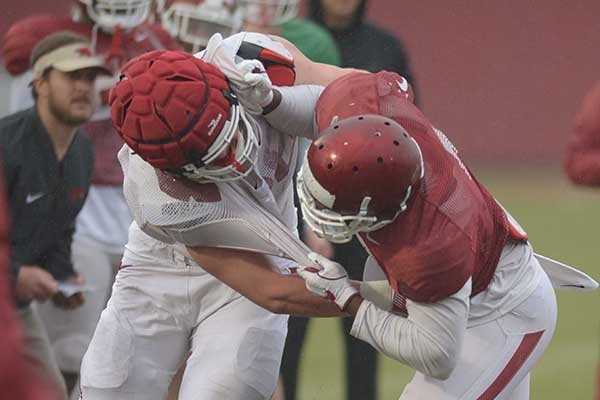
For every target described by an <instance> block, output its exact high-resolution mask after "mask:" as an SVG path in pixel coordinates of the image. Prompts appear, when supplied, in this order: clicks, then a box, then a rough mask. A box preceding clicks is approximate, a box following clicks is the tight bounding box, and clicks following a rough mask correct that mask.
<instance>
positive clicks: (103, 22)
mask: <svg viewBox="0 0 600 400" xmlns="http://www.w3.org/2000/svg"><path fill="white" fill-rule="evenodd" d="M79 2H80V3H81V4H82V5H83V6H84V7H85V11H86V13H87V15H88V16H89V17H90V19H91V20H92V21H94V22H95V23H96V24H97V25H98V26H99V27H100V28H101V29H102V30H103V31H107V32H112V31H113V30H114V29H115V27H116V26H117V25H118V26H120V27H121V28H122V29H126V30H127V29H131V28H134V27H136V26H138V25H140V24H141V23H143V22H144V21H145V20H146V18H148V15H149V14H150V8H151V5H152V0H79Z"/></svg>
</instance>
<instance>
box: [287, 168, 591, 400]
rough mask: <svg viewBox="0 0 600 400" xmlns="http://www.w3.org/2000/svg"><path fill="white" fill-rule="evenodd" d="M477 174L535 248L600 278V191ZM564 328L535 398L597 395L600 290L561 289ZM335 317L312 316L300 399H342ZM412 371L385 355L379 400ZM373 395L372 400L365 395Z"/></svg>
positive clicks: (539, 177) (389, 397)
mask: <svg viewBox="0 0 600 400" xmlns="http://www.w3.org/2000/svg"><path fill="white" fill-rule="evenodd" d="M476 170H477V171H480V172H479V174H478V176H479V178H480V180H481V181H482V182H484V183H485V184H486V186H487V187H488V188H489V189H490V191H491V192H492V193H493V194H494V195H495V196H496V197H497V198H498V199H499V200H500V202H501V203H502V204H503V205H504V206H505V207H506V208H508V209H509V210H510V211H511V213H512V214H513V215H514V216H515V217H516V218H517V219H518V220H519V222H520V223H521V225H523V227H524V228H525V229H526V230H527V231H528V233H529V237H530V238H531V243H532V244H533V246H534V247H535V249H536V251H538V252H540V253H542V254H545V255H548V256H550V257H553V258H557V259H559V260H562V261H566V262H567V263H570V264H571V265H574V266H577V267H579V268H580V269H582V270H584V271H586V272H587V273H588V274H590V275H591V276H592V277H594V278H595V279H596V280H600V233H599V232H600V188H599V189H596V190H593V189H581V188H575V187H573V186H572V185H570V184H569V183H567V182H566V181H565V179H564V178H562V176H561V172H560V170H558V169H549V170H546V171H542V170H541V169H537V170H534V171H531V170H530V169H528V168H524V169H523V170H520V169H514V170H513V171H510V172H508V173H503V174H502V175H499V174H498V173H497V172H494V171H493V170H487V171H486V170H481V169H476ZM558 306H559V316H558V326H557V329H556V333H555V335H554V339H553V341H552V343H551V344H550V347H549V349H548V351H547V352H546V354H545V355H544V357H543V358H542V360H541V362H540V363H539V364H538V365H537V367H536V368H535V369H534V370H533V375H532V382H531V394H532V395H531V399H532V400H554V399H556V400H558V399H561V400H565V399H568V400H579V399H585V400H591V399H592V398H593V393H594V384H595V371H596V364H597V362H598V354H599V352H598V341H599V339H600V326H599V316H600V293H598V292H595V293H574V292H564V291H563V292H558ZM341 339H342V338H341V328H340V324H339V322H338V321H336V320H328V319H315V320H313V321H312V323H311V326H310V329H309V336H308V339H307V344H306V347H305V350H304V354H303V359H302V365H301V373H300V374H301V377H300V379H301V382H300V384H299V386H300V392H299V399H300V400H313V399H319V400H322V399H326V400H342V399H345V394H344V389H343V379H344V376H343V374H344V373H343V357H344V356H343V350H342V341H341ZM412 374H413V372H412V370H411V369H409V368H407V367H404V366H402V365H401V364H399V363H397V362H394V361H392V360H390V359H387V358H385V357H383V356H381V357H380V365H379V376H378V384H379V400H396V399H397V398H398V397H399V395H400V393H401V391H402V388H403V387H404V384H405V383H406V382H408V380H410V378H411V376H412ZM365 400H368V399H365Z"/></svg>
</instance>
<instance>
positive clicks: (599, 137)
mask: <svg viewBox="0 0 600 400" xmlns="http://www.w3.org/2000/svg"><path fill="white" fill-rule="evenodd" d="M564 166H565V171H566V172H567V175H568V176H569V178H570V179H571V181H573V182H574V183H577V184H580V185H589V186H600V82H596V84H595V85H594V87H593V88H592V90H591V91H590V92H589V93H588V94H587V95H586V96H585V98H584V99H583V102H582V104H581V108H580V109H579V111H578V112H577V115H576V116H575V128H574V130H573V136H572V137H571V140H570V141H569V144H568V145H567V151H566V157H565V163H564Z"/></svg>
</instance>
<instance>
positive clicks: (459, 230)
mask: <svg viewBox="0 0 600 400" xmlns="http://www.w3.org/2000/svg"><path fill="white" fill-rule="evenodd" d="M336 82H337V83H335V82H334V83H333V84H332V85H330V87H328V88H327V89H326V90H325V92H324V93H323V94H322V96H321V98H320V99H319V103H318V105H317V122H318V124H319V127H321V128H322V127H323V126H326V125H327V124H328V123H329V121H331V118H332V116H338V117H339V118H340V119H343V118H345V117H347V116H350V115H360V114H380V115H384V116H386V117H389V118H393V119H394V120H395V121H396V122H398V123H399V124H401V125H402V126H403V127H404V128H405V129H406V130H407V131H408V133H409V134H410V135H411V136H412V137H413V138H414V139H415V141H416V142H417V143H418V144H419V146H420V148H421V152H422V154H423V159H424V166H425V176H424V178H423V179H422V181H421V183H420V185H419V186H418V187H417V188H415V189H416V190H415V191H414V192H413V194H412V196H411V199H410V200H409V203H408V208H407V210H406V211H404V212H403V213H402V214H400V215H399V216H398V217H397V218H396V219H395V220H394V221H393V222H392V223H391V224H389V225H386V226H384V227H383V228H381V229H379V230H377V231H374V232H371V233H369V234H364V233H363V234H360V235H359V236H360V238H361V239H362V242H363V244H364V245H365V246H366V247H367V249H368V251H369V253H370V254H371V255H372V256H373V257H374V258H375V259H376V260H377V262H378V264H379V265H380V266H381V267H382V268H383V270H384V271H385V273H386V274H387V277H388V280H389V281H390V284H391V286H392V288H393V289H394V290H396V291H397V292H398V293H399V294H401V295H403V296H405V297H406V298H409V299H411V300H414V301H418V302H436V301H439V300H442V299H444V298H446V297H448V296H450V295H452V294H454V293H456V292H457V291H458V290H459V289H460V288H461V287H462V286H464V284H465V283H466V281H467V280H468V279H469V278H472V282H473V291H472V295H475V294H477V293H479V292H481V291H483V290H485V289H486V287H487V286H488V284H489V282H490V281H491V279H492V276H493V275H494V272H495V270H496V266H497V264H498V260H499V258H500V254H501V252H502V248H503V247H504V244H505V242H506V239H507V237H508V235H509V231H510V229H509V223H508V220H507V218H506V215H505V213H504V211H503V210H502V209H501V207H500V206H499V205H498V204H497V203H496V201H495V200H494V198H493V197H492V196H491V195H490V194H489V193H488V191H487V190H486V189H485V188H484V187H483V186H482V185H481V184H480V183H479V182H478V181H477V180H476V179H475V177H474V176H473V175H472V174H471V172H470V171H469V170H468V168H467V167H466V166H465V165H464V163H463V162H462V161H461V160H460V158H459V157H458V153H457V151H456V148H455V147H454V146H453V145H452V143H451V142H450V141H449V140H448V139H447V138H446V137H445V136H444V134H443V133H441V132H439V131H438V132H436V131H435V130H434V128H433V126H432V125H431V123H430V122H429V121H428V120H427V118H425V116H424V115H423V114H422V113H421V111H420V110H419V109H418V108H417V107H416V106H415V105H414V104H412V102H411V96H410V88H406V85H405V82H404V81H403V80H402V78H400V77H399V76H398V75H396V74H392V73H389V72H382V73H379V74H361V75H356V74H352V75H350V76H349V77H346V78H342V79H340V80H339V81H336ZM330 93H335V95H334V96H331V95H330Z"/></svg>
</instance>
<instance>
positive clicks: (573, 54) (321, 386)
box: [0, 0, 600, 400]
mask: <svg viewBox="0 0 600 400" xmlns="http://www.w3.org/2000/svg"><path fill="white" fill-rule="evenodd" d="M5 3H6V4H4V7H3V12H2V13H1V14H0V33H1V34H2V35H3V34H4V33H5V32H6V30H7V29H8V27H9V26H10V24H11V23H13V22H15V21H17V20H18V19H21V18H23V17H25V16H27V15H30V14H33V13H44V12H52V13H62V14H64V15H67V14H68V12H69V8H70V6H71V4H72V0H52V1H47V0H19V1H18V2H16V1H11V2H5ZM598 15H600V2H598V1H594V0H570V1H563V0H506V1H502V2H493V1H483V2H475V1H464V0H455V1H441V0H419V1H403V0H371V1H370V2H369V7H368V17H369V19H370V20H371V21H373V22H376V23H378V24H380V25H381V26H383V27H385V28H387V29H389V30H391V31H393V32H395V33H396V34H397V36H398V37H399V38H400V39H401V40H402V42H403V44H404V46H405V48H406V50H407V52H408V54H409V56H410V63H411V66H412V71H413V74H414V77H415V81H416V83H417V87H418V95H419V102H420V105H421V108H422V109H423V110H424V112H425V114H426V115H427V116H428V117H429V118H430V119H431V120H432V121H433V122H434V124H436V125H437V126H439V127H441V128H442V130H443V131H444V132H445V133H446V134H447V135H448V136H449V138H450V139H451V140H452V141H453V142H454V144H455V145H456V147H457V148H458V149H459V151H460V154H461V155H462V158H463V159H464V160H465V161H466V162H467V164H469V165H470V166H471V168H472V169H473V170H474V172H475V174H477V175H478V176H479V177H480V178H481V180H482V181H483V182H484V183H485V184H486V185H487V186H488V187H489V189H490V190H491V192H492V193H493V194H494V195H495V196H496V197H497V198H498V199H499V200H500V202H501V203H503V205H505V206H506V207H507V208H508V209H509V210H510V211H511V212H512V214H513V215H514V216H515V217H516V218H517V219H518V220H519V221H520V222H521V225H523V226H524V227H525V229H526V230H527V231H528V232H529V236H530V238H531V242H532V243H533V245H534V247H535V248H536V250H537V251H538V252H541V253H543V254H546V255H548V256H551V257H554V258H557V259H559V260H562V261H564V262H567V263H569V264H571V265H574V266H577V267H579V268H581V269H582V270H584V271H586V272H587V273H589V274H590V275H592V277H594V278H595V279H596V280H600V271H599V268H598V265H599V263H600V256H599V254H598V253H599V248H600V234H599V233H598V230H599V227H600V188H596V189H594V188H588V189H586V188H580V187H575V186H573V185H572V184H570V183H569V182H568V181H567V179H566V178H565V175H564V172H563V170H562V161H563V158H564V150H565V145H566V142H567V140H568V138H569V135H570V134H571V132H572V130H573V118H574V115H575V112H576V111H577V109H578V108H579V106H580V104H581V99H582V98H583V96H584V94H585V93H586V92H587V91H589V90H590V89H591V87H592V85H593V83H594V82H595V81H596V80H597V79H598V78H599V77H600V68H599V66H600V52H598V48H599V46H598V44H599V41H600V24H599V23H598ZM2 35H0V37H1V36H2ZM0 40H1V39H0ZM1 45H2V43H0V46H1ZM8 85H9V77H8V74H7V73H6V72H5V71H4V70H1V71H0V90H1V91H2V93H3V95H2V96H0V116H4V115H6V114H7V108H8V101H9V99H8V93H9V91H8ZM558 301H559V321H558V328H557V331H556V334H555V338H554V340H553V342H552V344H551V346H550V348H549V350H548V351H547V353H546V355H545V356H544V358H543V359H542V361H541V363H540V364H539V366H538V367H537V368H536V369H534V372H533V378H532V384H531V387H532V399H536V400H541V399H592V398H593V392H594V385H595V374H596V365H597V362H598V339H599V336H600V327H599V323H598V321H599V318H598V316H599V315H600V298H599V294H598V293H591V294H581V293H575V294H574V293H567V292H561V293H558ZM341 343H342V342H341V333H340V329H339V328H338V326H337V324H336V322H335V321H330V320H318V321H316V323H313V324H312V325H311V326H310V331H309V337H308V346H307V347H306V349H305V353H304V355H303V357H302V361H301V376H300V383H299V390H300V392H299V398H300V399H306V400H309V399H331V400H338V399H342V398H343V396H344V393H343V385H342V374H343V368H342V363H343V352H342V344H341ZM380 363H381V368H380V370H379V371H380V372H379V375H378V382H379V389H378V390H379V398H380V399H396V398H397V397H398V395H399V393H400V392H401V390H402V387H403V385H404V384H405V383H406V382H407V381H408V380H409V379H410V377H411V375H412V372H411V370H409V369H408V368H404V367H402V366H400V365H399V364H397V363H394V362H392V361H390V360H387V359H385V358H384V357H381V358H380Z"/></svg>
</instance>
